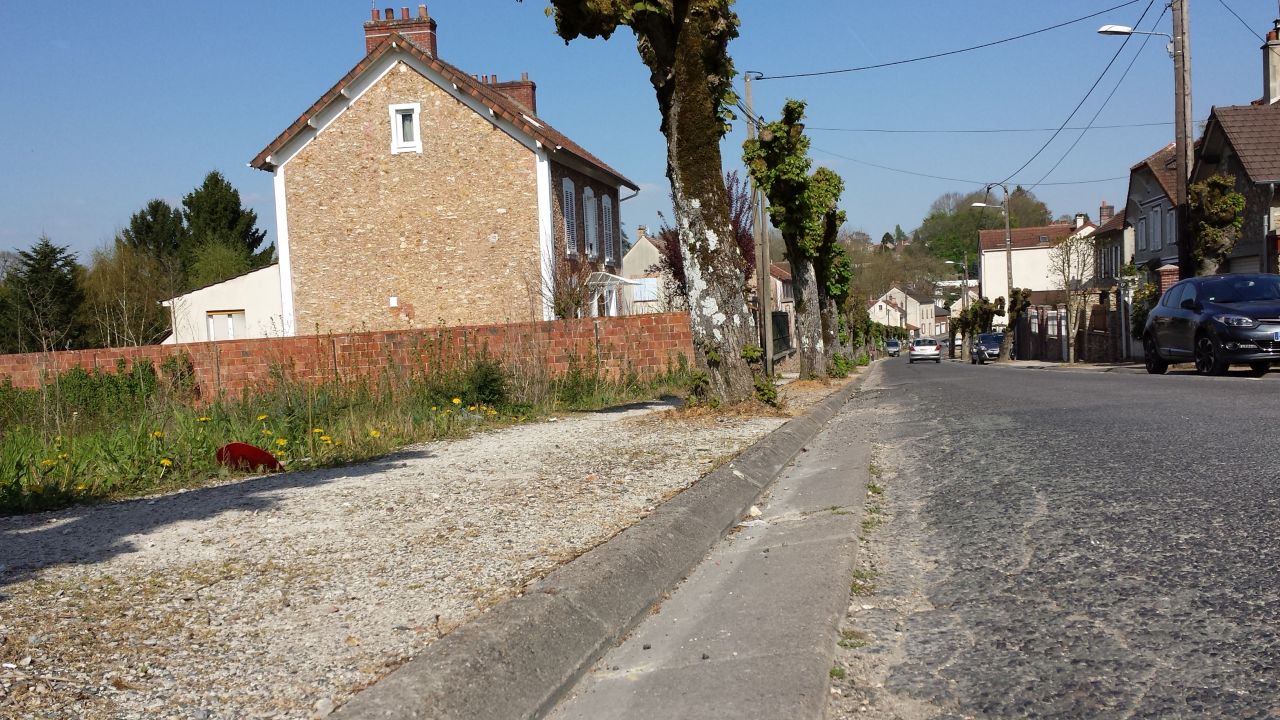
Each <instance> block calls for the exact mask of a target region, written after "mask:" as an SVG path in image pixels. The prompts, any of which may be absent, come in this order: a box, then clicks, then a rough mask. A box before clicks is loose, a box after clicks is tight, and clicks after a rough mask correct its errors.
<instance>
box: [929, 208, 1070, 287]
mask: <svg viewBox="0 0 1280 720" xmlns="http://www.w3.org/2000/svg"><path fill="white" fill-rule="evenodd" d="M975 202H986V203H991V202H995V200H994V199H993V198H992V197H991V196H990V193H988V192H983V191H976V192H970V193H956V192H951V193H946V194H945V195H942V196H941V197H939V198H938V199H937V200H934V201H933V205H931V206H930V207H929V214H928V216H927V217H925V219H924V221H923V222H921V223H920V227H919V228H918V229H916V231H915V240H916V241H917V242H918V243H920V244H921V245H923V246H924V247H925V248H927V249H928V251H929V252H930V253H932V254H933V255H935V256H937V257H939V258H942V259H944V260H951V261H953V262H957V263H959V262H964V256H965V253H966V252H967V253H968V254H969V259H970V260H973V261H974V262H976V261H977V249H978V232H979V231H980V230H995V229H1002V228H1004V214H1003V213H1002V212H1001V211H999V210H993V211H989V210H984V209H982V208H974V207H972V206H973V203H975ZM1009 208H1010V214H1009V225H1010V227H1015V228H1017V227H1034V226H1037V225H1047V224H1048V223H1049V222H1050V220H1051V219H1052V214H1051V213H1050V212H1049V207H1048V206H1047V205H1045V204H1044V203H1043V202H1041V201H1040V200H1039V199H1038V198H1036V196H1035V194H1034V193H1032V192H1031V191H1030V190H1026V189H1023V188H1022V187H1017V188H1014V190H1013V192H1011V193H1009ZM970 272H973V269H972V268H971V269H970Z"/></svg>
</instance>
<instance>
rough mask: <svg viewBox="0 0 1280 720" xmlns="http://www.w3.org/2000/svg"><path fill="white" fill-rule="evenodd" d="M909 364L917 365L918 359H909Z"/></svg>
mask: <svg viewBox="0 0 1280 720" xmlns="http://www.w3.org/2000/svg"><path fill="white" fill-rule="evenodd" d="M907 364H908V365H915V364H916V359H915V358H907Z"/></svg>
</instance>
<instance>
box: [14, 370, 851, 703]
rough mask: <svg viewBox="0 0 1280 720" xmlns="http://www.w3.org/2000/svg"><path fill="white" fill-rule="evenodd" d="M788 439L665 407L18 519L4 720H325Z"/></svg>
mask: <svg viewBox="0 0 1280 720" xmlns="http://www.w3.org/2000/svg"><path fill="white" fill-rule="evenodd" d="M832 389H834V388H831V387H822V386H815V385H812V384H808V383H802V384H801V383H798V384H794V385H792V386H789V387H788V390H789V392H787V393H785V397H786V404H787V407H788V409H789V411H790V412H791V413H792V414H794V413H798V412H800V411H802V410H804V409H806V408H807V407H809V406H811V405H812V404H813V403H814V402H816V401H817V400H819V399H821V398H822V397H824V396H825V395H826V394H827V393H828V392H830V391H831V390H832ZM785 420H786V414H785V413H784V414H774V415H764V416H762V415H758V414H757V415H751V414H735V413H725V414H716V413H708V412H703V413H698V412H685V411H675V412H672V411H670V409H669V408H667V407H666V406H661V405H656V404H655V405H649V406H646V407H643V408H631V409H626V410H617V411H608V412H601V413H592V414H586V415H576V416H572V417H567V418H560V419H558V420H556V421H553V422H546V423H540V424H536V425H523V426H516V427H511V428H506V429H503V430H498V431H494V432H489V433H484V434H481V435H477V436H475V437H472V438H468V439H464V440H454V441H446V442H436V443H428V444H424V445H418V446H414V447H411V448H407V449H406V450H404V451H402V452H399V453H397V454H394V455H392V456H389V457H385V458H382V459H380V460H377V461H375V462H371V463H367V464H362V465H358V466H351V467H345V468H336V469H329V470H319V471H308V472H297V473H285V474H280V475H272V476H266V477H259V478H251V479H247V480H242V481H239V482H234V483H229V484H225V485H219V486H214V487H207V488H202V489H198V490H190V491H186V492H179V493H175V494H171V495H164V496H159V497H153V498H145V499H141V500H135V501H128V502H120V503H113V504H109V505H100V506H90V507H78V508H72V509H69V510H64V511H60V512H55V513H45V514H41V515H34V516H25V517H16V518H0V717H5V718H15V719H16V718H206V719H207V718H237V719H239V718H309V717H323V716H324V715H326V714H327V713H328V712H329V711H330V710H331V709H332V708H333V707H335V706H336V705H340V704H341V703H343V702H344V701H345V700H347V699H348V698H349V697H350V696H351V695H352V694H353V693H355V692H356V691H358V690H359V689H361V688H363V687H365V686H367V685H369V684H371V683H372V682H373V681H375V680H377V679H378V678H379V677H381V676H383V675H385V674H386V673H387V672H389V671H390V670H391V669H393V668H395V667H396V666H398V665H400V664H401V663H403V662H404V661H406V660H407V659H409V658H410V657H411V656H412V655H413V654H414V653H415V652H417V651H419V650H421V649H422V648H423V647H425V646H426V645H428V644H429V643H431V642H432V641H433V640H435V639H436V638H438V637H440V636H441V635H443V634H446V633H448V632H450V631H452V630H453V629H454V628H457V627H458V626H459V625H461V624H463V623H466V622H467V621H469V620H470V619H472V618H474V617H476V616H477V615H478V614H480V613H483V612H485V611H486V610H488V609H489V608H490V607H492V606H494V605H495V604H497V603H499V602H501V601H502V600H504V599H506V598H509V597H512V596H514V595H517V594H519V593H520V592H521V590H522V588H523V587H525V586H526V585H527V584H528V583H529V582H531V581H532V580H534V579H536V578H539V577H542V576H544V575H546V574H547V573H548V572H549V571H551V570H552V569H554V568H555V567H557V566H558V565H560V564H562V563H564V562H567V561H569V560H571V559H573V558H574V557H577V556H578V555H580V554H581V553H583V552H585V551H586V550H589V549H590V548H592V547H594V546H595V545H597V544H599V543H601V542H603V541H605V540H607V539H609V538H610V537H612V536H613V535H615V534H616V533H618V532H619V531H621V530H623V529H624V528H626V527H628V526H630V525H632V524H633V523H635V522H636V521H638V520H639V519H641V518H643V517H644V516H645V515H647V514H648V513H650V512H652V510H653V509H654V507H655V506H656V505H658V504H660V503H662V502H663V501H664V500H666V499H668V498H670V497H671V496H672V495H675V494H677V493H679V492H680V491H681V490H683V489H685V488H687V487H688V486H689V485H690V484H692V483H693V482H695V481H696V480H697V479H698V478H699V477H701V476H702V475H704V474H705V473H706V472H707V471H709V470H710V469H711V468H712V467H714V466H715V465H716V464H718V463H720V462H722V461H724V460H725V459H727V458H728V457H731V456H733V455H735V454H737V453H738V452H740V451H741V450H742V449H744V448H745V447H746V446H747V445H749V444H750V443H752V442H754V441H755V440H757V439H759V438H761V437H763V436H764V435H765V434H767V433H768V432H770V431H771V430H773V429H775V428H776V427H778V426H780V425H781V424H782V423H783V422H785Z"/></svg>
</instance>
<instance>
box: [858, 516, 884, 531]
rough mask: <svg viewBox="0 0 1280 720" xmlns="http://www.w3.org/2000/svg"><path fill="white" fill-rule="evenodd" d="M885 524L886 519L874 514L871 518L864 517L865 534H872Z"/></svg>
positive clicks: (863, 528)
mask: <svg viewBox="0 0 1280 720" xmlns="http://www.w3.org/2000/svg"><path fill="white" fill-rule="evenodd" d="M883 524H884V520H883V519H882V518H879V517H875V516H872V517H869V518H863V520H862V532H863V534H870V533H872V532H874V531H875V529H876V528H878V527H880V526H881V525H883Z"/></svg>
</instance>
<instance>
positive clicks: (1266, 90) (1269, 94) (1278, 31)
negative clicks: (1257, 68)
mask: <svg viewBox="0 0 1280 720" xmlns="http://www.w3.org/2000/svg"><path fill="white" fill-rule="evenodd" d="M1277 100H1280V20H1276V22H1275V27H1274V28H1272V30H1271V32H1269V33H1267V42H1266V44H1265V45H1263V46H1262V104H1263V105H1270V104H1272V103H1274V102H1275V101H1277Z"/></svg>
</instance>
